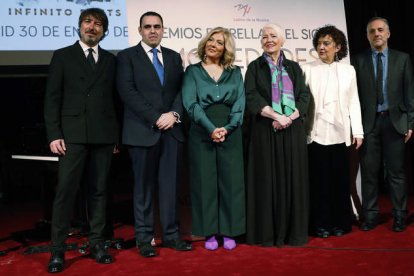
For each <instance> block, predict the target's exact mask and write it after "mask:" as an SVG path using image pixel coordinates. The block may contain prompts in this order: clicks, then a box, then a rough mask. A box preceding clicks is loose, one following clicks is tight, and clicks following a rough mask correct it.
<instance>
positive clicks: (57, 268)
mask: <svg viewBox="0 0 414 276" xmlns="http://www.w3.org/2000/svg"><path fill="white" fill-rule="evenodd" d="M51 253H52V255H51V257H50V260H49V264H48V266H47V272H49V273H58V272H62V271H63V267H64V265H65V251H64V250H62V249H58V250H57V249H52V252H51Z"/></svg>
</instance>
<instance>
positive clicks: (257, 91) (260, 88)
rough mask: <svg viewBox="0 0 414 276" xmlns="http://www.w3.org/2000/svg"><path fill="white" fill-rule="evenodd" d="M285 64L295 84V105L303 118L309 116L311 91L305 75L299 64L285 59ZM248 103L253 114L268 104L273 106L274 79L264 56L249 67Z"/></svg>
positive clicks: (247, 80)
mask: <svg viewBox="0 0 414 276" xmlns="http://www.w3.org/2000/svg"><path fill="white" fill-rule="evenodd" d="M283 65H284V66H285V68H286V71H287V73H288V75H289V77H290V79H291V80H292V83H293V85H294V95H295V105H296V108H297V109H298V110H299V114H300V116H301V119H302V120H304V119H305V118H306V116H307V111H308V105H309V101H310V97H311V94H310V91H309V88H308V87H307V86H306V84H305V77H304V75H303V72H302V69H301V68H300V66H299V64H298V63H296V62H294V61H292V60H289V59H286V58H285V59H284V61H283ZM245 87H246V103H247V107H248V109H249V110H250V112H251V113H252V114H253V115H257V114H260V112H261V110H262V109H263V107H265V106H266V105H270V106H272V79H271V74H270V68H269V65H268V64H267V61H266V59H265V58H264V57H263V56H260V57H258V58H257V59H256V60H254V61H252V62H251V63H250V64H249V66H248V67H247V72H246V77H245Z"/></svg>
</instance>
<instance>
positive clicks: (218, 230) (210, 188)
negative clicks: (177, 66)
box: [182, 27, 245, 250]
mask: <svg viewBox="0 0 414 276" xmlns="http://www.w3.org/2000/svg"><path fill="white" fill-rule="evenodd" d="M198 56H199V57H200V59H201V62H199V63H197V64H193V65H190V66H189V67H188V68H187V70H186V72H185V76H184V83H183V88H182V96H183V104H184V107H185V109H186V110H187V113H188V115H189V117H190V118H191V125H190V131H189V141H188V145H189V161H190V162H189V163H190V183H191V202H192V231H193V234H194V235H198V236H205V237H206V242H205V248H206V249H208V250H216V249H217V248H218V241H217V239H216V238H217V236H222V237H223V247H224V248H225V249H227V250H232V249H234V248H235V247H236V242H235V240H234V237H236V236H238V235H242V234H244V233H245V190H244V173H243V149H242V133H241V124H242V120H243V112H244V106H245V96H244V86H243V79H242V75H241V72H240V68H239V67H237V66H234V65H233V62H234V60H235V43H234V40H233V37H232V36H231V34H230V32H229V31H228V30H227V29H225V28H222V27H217V28H214V29H213V30H211V31H210V32H209V33H208V34H207V35H206V36H205V37H204V38H203V39H202V40H201V41H200V43H199V45H198Z"/></svg>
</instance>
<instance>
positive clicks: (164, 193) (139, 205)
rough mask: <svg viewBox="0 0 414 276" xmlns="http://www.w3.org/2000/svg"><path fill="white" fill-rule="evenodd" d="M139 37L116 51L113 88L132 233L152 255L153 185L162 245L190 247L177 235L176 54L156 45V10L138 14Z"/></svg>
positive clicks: (159, 24) (179, 70) (159, 29)
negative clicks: (128, 165)
mask: <svg viewBox="0 0 414 276" xmlns="http://www.w3.org/2000/svg"><path fill="white" fill-rule="evenodd" d="M138 31H139V34H140V35H141V37H142V40H141V42H140V43H139V44H138V45H136V46H133V47H130V48H128V49H125V50H123V51H121V52H119V53H118V56H117V59H118V68H117V69H118V70H117V87H118V92H119V94H120V95H121V99H122V101H123V103H124V124H123V131H122V135H123V137H122V142H123V144H125V145H127V146H128V151H129V155H130V157H131V161H132V166H133V172H134V193H133V201H134V217H135V236H136V242H137V246H138V248H139V252H140V254H141V255H142V256H144V257H153V256H156V251H155V249H154V248H153V247H152V246H151V240H152V238H153V236H154V218H153V208H154V204H153V200H154V188H155V186H156V185H157V184H158V194H159V209H160V220H161V225H162V230H163V246H164V247H169V248H174V249H176V250H179V251H187V250H191V244H188V243H187V242H185V241H183V240H181V239H180V235H179V228H178V219H177V188H178V184H179V180H180V166H181V162H180V157H181V154H182V147H183V142H184V134H183V130H182V126H181V123H180V116H181V114H182V112H183V107H182V102H181V93H180V89H181V83H182V77H183V66H182V61H181V57H180V55H179V54H178V53H177V52H175V51H173V50H171V49H168V48H165V47H161V46H160V42H161V39H162V36H163V33H164V27H163V20H162V17H161V15H159V14H158V13H156V12H146V13H144V14H143V15H142V16H141V18H140V26H139V28H138Z"/></svg>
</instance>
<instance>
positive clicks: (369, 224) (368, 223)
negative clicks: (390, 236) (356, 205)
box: [360, 219, 378, 231]
mask: <svg viewBox="0 0 414 276" xmlns="http://www.w3.org/2000/svg"><path fill="white" fill-rule="evenodd" d="M377 226H378V219H371V220H365V221H364V222H363V223H362V224H361V227H360V229H361V230H362V231H371V230H373V229H374V228H375V227H377Z"/></svg>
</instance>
